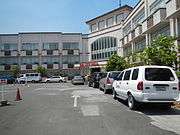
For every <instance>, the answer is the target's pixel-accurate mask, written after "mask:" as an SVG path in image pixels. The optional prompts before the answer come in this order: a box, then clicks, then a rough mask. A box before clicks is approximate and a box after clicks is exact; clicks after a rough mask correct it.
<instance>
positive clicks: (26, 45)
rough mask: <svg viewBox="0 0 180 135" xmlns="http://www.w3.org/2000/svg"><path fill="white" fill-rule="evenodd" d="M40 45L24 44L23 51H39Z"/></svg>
mask: <svg viewBox="0 0 180 135" xmlns="http://www.w3.org/2000/svg"><path fill="white" fill-rule="evenodd" d="M38 46H39V44H38V43H23V44H22V50H38Z"/></svg>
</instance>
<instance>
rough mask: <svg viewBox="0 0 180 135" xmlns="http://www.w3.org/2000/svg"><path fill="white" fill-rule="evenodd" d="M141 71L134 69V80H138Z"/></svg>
mask: <svg viewBox="0 0 180 135" xmlns="http://www.w3.org/2000/svg"><path fill="white" fill-rule="evenodd" d="M138 73H139V69H138V68H137V69H134V70H133V73H132V80H137V78H138Z"/></svg>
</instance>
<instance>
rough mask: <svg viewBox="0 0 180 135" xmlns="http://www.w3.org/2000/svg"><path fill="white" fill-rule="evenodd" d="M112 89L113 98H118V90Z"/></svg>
mask: <svg viewBox="0 0 180 135" xmlns="http://www.w3.org/2000/svg"><path fill="white" fill-rule="evenodd" d="M112 91H113V99H115V100H116V99H117V93H116V91H115V90H114V89H113V90H112Z"/></svg>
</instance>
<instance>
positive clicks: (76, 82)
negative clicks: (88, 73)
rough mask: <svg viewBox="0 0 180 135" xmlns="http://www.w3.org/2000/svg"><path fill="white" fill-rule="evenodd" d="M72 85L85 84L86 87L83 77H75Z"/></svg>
mask: <svg viewBox="0 0 180 135" xmlns="http://www.w3.org/2000/svg"><path fill="white" fill-rule="evenodd" d="M71 82H72V84H74V85H75V84H83V85H84V79H83V77H82V76H74V78H73V79H72V81H71Z"/></svg>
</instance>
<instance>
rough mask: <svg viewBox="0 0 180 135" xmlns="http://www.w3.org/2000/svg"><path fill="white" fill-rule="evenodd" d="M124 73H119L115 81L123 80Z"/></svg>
mask: <svg viewBox="0 0 180 135" xmlns="http://www.w3.org/2000/svg"><path fill="white" fill-rule="evenodd" d="M123 75H124V72H121V73H120V74H119V75H118V76H117V80H118V81H121V80H122V78H123Z"/></svg>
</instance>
